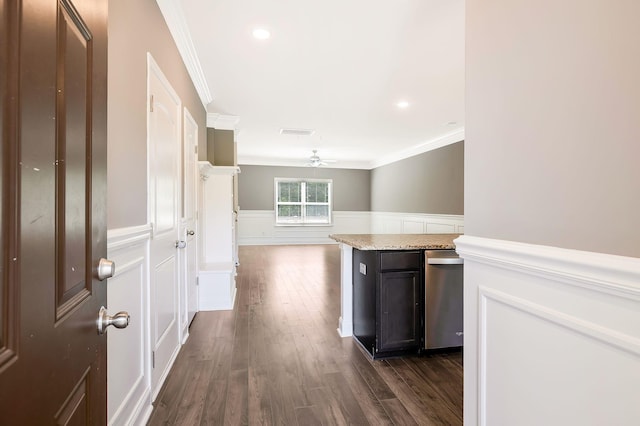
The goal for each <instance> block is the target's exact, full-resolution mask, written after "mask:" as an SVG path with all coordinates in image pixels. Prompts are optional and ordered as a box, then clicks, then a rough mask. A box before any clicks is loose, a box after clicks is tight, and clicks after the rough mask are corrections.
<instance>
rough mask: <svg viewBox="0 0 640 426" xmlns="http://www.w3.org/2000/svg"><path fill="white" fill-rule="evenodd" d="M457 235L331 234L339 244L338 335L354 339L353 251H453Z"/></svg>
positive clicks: (330, 236)
mask: <svg viewBox="0 0 640 426" xmlns="http://www.w3.org/2000/svg"><path fill="white" fill-rule="evenodd" d="M459 236H460V234H333V235H329V238H331V239H333V240H335V241H337V242H338V243H340V250H341V262H340V264H341V267H340V268H341V273H340V276H341V280H340V283H341V289H340V295H341V310H340V318H339V319H338V333H339V334H340V336H342V337H348V336H352V335H353V249H354V248H355V249H358V250H377V251H379V250H447V249H448V250H452V249H455V243H454V240H455V239H456V238H458V237H459Z"/></svg>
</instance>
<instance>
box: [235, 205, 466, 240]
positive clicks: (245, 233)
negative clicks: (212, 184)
mask: <svg viewBox="0 0 640 426" xmlns="http://www.w3.org/2000/svg"><path fill="white" fill-rule="evenodd" d="M463 232H464V216H458V215H436V214H419V213H383V212H368V211H367V212H350V211H334V212H333V224H332V225H331V226H275V212H274V211H273V210H240V213H239V214H238V244H239V245H277V244H335V241H333V240H331V239H330V238H329V235H330V234H461V233H463Z"/></svg>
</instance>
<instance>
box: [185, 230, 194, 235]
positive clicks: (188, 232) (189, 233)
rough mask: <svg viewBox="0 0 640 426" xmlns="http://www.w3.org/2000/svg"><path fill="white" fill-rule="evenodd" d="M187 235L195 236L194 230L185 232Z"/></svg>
mask: <svg viewBox="0 0 640 426" xmlns="http://www.w3.org/2000/svg"><path fill="white" fill-rule="evenodd" d="M187 235H196V231H194V230H192V229H189V230H188V231H187Z"/></svg>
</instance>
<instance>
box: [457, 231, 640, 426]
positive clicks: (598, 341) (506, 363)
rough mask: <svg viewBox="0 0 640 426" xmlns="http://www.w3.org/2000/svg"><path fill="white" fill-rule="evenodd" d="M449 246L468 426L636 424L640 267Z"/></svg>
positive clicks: (487, 242) (469, 243)
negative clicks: (458, 300)
mask: <svg viewBox="0 0 640 426" xmlns="http://www.w3.org/2000/svg"><path fill="white" fill-rule="evenodd" d="M455 242H456V249H457V251H458V253H459V254H460V255H461V256H462V257H463V258H464V261H465V266H464V268H465V274H464V279H465V294H464V298H465V299H464V300H465V308H464V318H465V320H464V321H465V324H464V326H465V329H464V332H465V334H464V336H465V340H464V345H465V350H464V364H465V371H464V376H465V377H464V383H465V385H464V386H465V389H464V393H465V401H464V422H465V424H468V425H477V424H480V425H491V424H531V425H533V424H549V425H561V424H581V425H597V424H635V422H637V419H638V418H640V405H639V404H638V403H637V400H638V393H637V383H639V382H640V327H639V326H638V324H640V322H639V321H640V320H639V318H640V316H639V314H638V313H639V312H640V259H638V258H629V257H623V256H614V255H609V254H602V253H592V252H583V251H577V250H568V249H562V248H557V247H548V246H539V245H532V244H524V243H517V242H510V241H501V240H492V239H486V238H478V237H472V236H468V235H464V236H461V237H460V238H458V239H457V240H456V241H455ZM531 407H536V409H535V410H531ZM587 407H588V408H587Z"/></svg>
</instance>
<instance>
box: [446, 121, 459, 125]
mask: <svg viewBox="0 0 640 426" xmlns="http://www.w3.org/2000/svg"><path fill="white" fill-rule="evenodd" d="M446 124H447V126H455V125H456V124H458V122H457V121H447V123H446Z"/></svg>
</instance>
